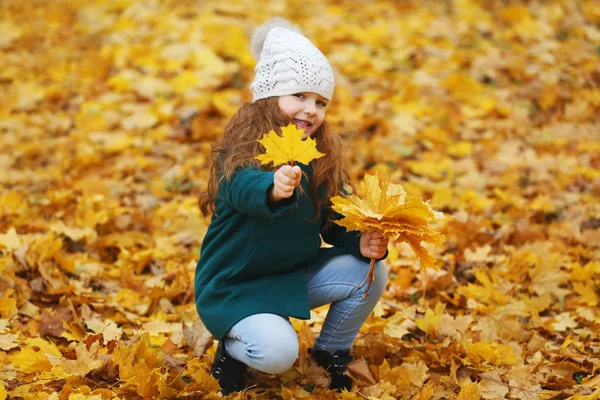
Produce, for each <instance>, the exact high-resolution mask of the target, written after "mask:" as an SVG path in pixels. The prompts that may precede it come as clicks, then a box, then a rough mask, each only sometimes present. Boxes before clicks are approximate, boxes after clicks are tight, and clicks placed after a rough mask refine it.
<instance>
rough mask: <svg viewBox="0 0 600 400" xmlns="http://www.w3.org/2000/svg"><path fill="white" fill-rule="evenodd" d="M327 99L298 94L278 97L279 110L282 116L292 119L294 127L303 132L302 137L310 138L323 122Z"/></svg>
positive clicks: (310, 94)
mask: <svg viewBox="0 0 600 400" xmlns="http://www.w3.org/2000/svg"><path fill="white" fill-rule="evenodd" d="M327 103H328V101H327V99H325V98H324V97H322V96H320V95H318V94H316V93H312V92H300V93H295V94H291V95H286V96H280V97H279V100H278V104H279V108H280V109H281V111H283V113H284V114H286V115H287V116H289V117H290V118H293V119H294V122H295V123H296V127H297V128H298V129H303V130H304V136H305V137H306V136H309V135H310V136H312V135H313V134H314V133H315V132H316V131H317V129H319V128H320V127H321V124H323V121H324V120H325V111H326V108H327Z"/></svg>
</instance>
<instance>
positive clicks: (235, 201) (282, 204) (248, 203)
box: [219, 168, 298, 218]
mask: <svg viewBox="0 0 600 400" xmlns="http://www.w3.org/2000/svg"><path fill="white" fill-rule="evenodd" d="M274 174H275V173H274V172H264V171H260V170H258V169H256V168H244V169H240V170H239V171H238V172H236V173H235V174H234V175H233V176H232V177H231V179H230V180H227V179H223V180H222V181H221V183H220V186H219V197H220V198H222V199H224V200H225V201H226V202H228V203H229V204H230V205H231V206H232V207H233V208H235V209H236V210H238V211H241V212H243V213H246V214H249V215H254V216H258V217H265V218H273V217H277V216H279V215H282V214H284V213H286V212H287V211H288V210H290V209H292V208H293V207H295V205H296V202H297V200H298V194H297V191H298V190H297V189H296V191H294V194H293V196H292V197H290V198H289V199H285V200H281V201H279V202H277V203H275V204H268V202H267V194H268V193H269V189H270V188H271V186H273V175H274Z"/></svg>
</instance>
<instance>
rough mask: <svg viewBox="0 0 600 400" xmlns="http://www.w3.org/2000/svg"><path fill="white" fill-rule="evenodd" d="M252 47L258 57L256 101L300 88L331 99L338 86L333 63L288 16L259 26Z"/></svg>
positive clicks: (297, 91)
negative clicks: (335, 80)
mask: <svg viewBox="0 0 600 400" xmlns="http://www.w3.org/2000/svg"><path fill="white" fill-rule="evenodd" d="M251 47H252V53H253V54H254V57H255V58H256V59H257V61H258V63H257V64H256V68H255V69H254V72H255V76H254V81H253V82H252V84H251V85H250V90H251V91H252V101H253V102H255V101H256V100H260V99H264V98H267V97H271V96H285V95H290V94H294V93H299V92H313V93H317V94H319V95H321V96H323V97H324V98H326V99H327V100H331V96H332V95H333V89H334V86H335V84H334V79H333V70H332V68H331V65H329V62H328V61H327V58H325V56H324V55H323V53H321V51H319V49H317V48H316V47H315V45H314V44H312V42H311V41H310V40H308V39H307V38H306V37H304V36H303V35H302V32H301V31H300V29H299V28H298V27H296V26H295V25H292V24H291V23H290V22H289V21H287V20H286V19H283V18H273V19H271V20H269V21H267V22H266V23H265V24H263V25H261V26H260V27H258V28H256V29H255V31H254V33H253V35H252V40H251Z"/></svg>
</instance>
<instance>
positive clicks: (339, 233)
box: [195, 18, 387, 394]
mask: <svg viewBox="0 0 600 400" xmlns="http://www.w3.org/2000/svg"><path fill="white" fill-rule="evenodd" d="M252 50H253V53H254V56H255V58H257V60H258V63H257V65H256V69H255V72H256V76H255V78H254V81H253V82H252V84H251V86H250V89H251V91H252V94H253V102H252V103H251V104H246V105H243V106H242V107H241V108H240V110H239V111H238V112H237V114H236V115H234V116H233V118H232V119H231V121H230V122H229V123H228V125H227V126H226V128H225V133H224V136H223V139H222V141H221V143H220V144H218V145H216V146H213V151H214V152H215V153H216V157H215V159H214V161H213V165H212V167H211V175H210V179H209V184H208V191H207V192H206V193H203V195H202V197H201V199H200V208H201V210H202V213H203V214H204V215H205V216H207V215H208V214H209V213H210V212H211V211H212V220H211V223H210V226H209V227H208V231H207V233H206V236H205V237H204V240H203V242H202V248H201V253H200V259H199V261H198V265H197V268H196V276H195V299H196V306H197V309H198V313H199V315H200V318H201V319H202V321H203V322H204V324H205V325H206V327H207V328H208V330H209V331H210V332H211V333H212V334H213V336H214V337H215V338H217V339H219V345H218V348H217V351H216V355H215V359H214V361H213V365H212V369H211V373H212V374H213V376H214V377H215V378H217V379H218V381H219V384H220V385H221V389H222V392H223V393H224V394H228V393H230V392H233V391H239V390H242V389H243V388H244V378H243V374H244V371H245V369H246V367H247V366H250V367H252V368H255V369H257V370H260V371H263V372H265V373H269V374H278V373H282V372H284V371H286V370H287V369H288V368H290V367H291V366H292V365H293V363H294V361H295V360H296V358H297V356H298V338H297V336H296V332H295V331H294V328H293V327H292V324H291V323H290V321H289V320H288V317H294V318H302V319H308V318H310V309H311V308H316V307H320V306H322V305H324V304H329V303H331V306H330V309H329V312H328V314H327V318H326V320H325V322H324V324H323V328H322V331H321V332H320V335H319V337H318V339H317V341H316V344H315V346H314V348H313V349H311V356H312V357H313V359H315V360H316V361H317V363H319V364H320V365H321V366H323V367H324V368H325V369H327V370H328V371H329V372H330V374H331V376H332V383H331V388H332V389H338V390H339V389H343V388H345V389H347V390H350V389H351V386H352V381H351V380H350V378H348V377H347V376H345V375H344V371H345V368H346V365H347V364H348V363H349V362H350V361H351V360H352V357H351V355H350V348H351V346H352V343H353V341H354V339H355V337H356V335H357V333H358V331H359V329H360V327H361V325H362V324H363V323H364V321H365V320H366V318H367V317H368V315H369V313H370V312H371V311H372V309H373V307H374V306H375V304H376V303H377V301H378V300H379V297H380V296H381V294H382V293H383V290H384V289H385V285H386V282H387V270H386V268H385V265H384V264H383V263H381V262H378V263H376V267H375V277H376V280H375V282H374V284H373V286H372V287H371V290H370V291H369V293H368V295H367V296H366V297H365V298H363V295H364V294H365V290H366V285H365V286H364V287H360V284H361V282H362V281H363V280H364V278H365V276H366V274H367V272H368V269H369V260H370V258H371V257H372V258H376V259H381V258H383V257H384V256H385V254H386V249H387V240H386V239H384V238H383V237H382V235H381V233H379V232H368V233H364V234H362V235H360V233H359V232H346V231H345V229H344V228H342V227H340V226H338V225H336V224H334V223H333V222H332V218H335V216H333V215H332V212H331V211H330V209H329V207H328V202H329V199H330V198H331V197H332V196H335V195H338V194H340V192H341V191H342V187H343V184H349V182H348V178H347V173H346V171H345V169H344V168H343V166H342V154H341V142H340V139H339V137H338V136H335V135H332V134H331V132H330V130H329V125H328V124H327V122H326V121H325V113H326V110H327V107H328V104H329V101H330V100H331V97H332V95H333V88H334V80H333V71H332V69H331V66H330V65H329V63H328V61H327V59H326V58H325V57H324V56H323V54H322V53H321V52H320V51H319V50H318V49H317V48H316V47H315V46H314V45H313V44H312V43H311V42H310V41H309V40H308V39H307V38H305V37H304V36H302V34H301V33H300V31H299V29H298V28H297V27H295V26H292V25H291V24H290V23H289V22H288V21H286V20H284V19H281V18H277V19H274V20H271V21H269V22H267V23H266V24H264V25H262V26H261V27H259V28H258V29H257V30H256V31H255V32H254V35H253V37H252ZM289 123H294V124H296V126H297V127H298V128H299V129H303V130H304V135H305V137H306V136H308V135H310V136H311V137H313V138H316V141H317V148H318V150H319V151H320V152H322V153H325V154H326V155H325V156H324V157H321V158H319V159H317V160H314V161H312V162H311V163H310V165H309V166H294V167H292V166H289V165H284V166H282V167H280V168H275V169H268V168H265V167H264V166H260V165H259V163H258V161H256V160H255V159H254V157H255V156H257V155H258V154H260V153H261V152H262V146H261V145H260V144H259V143H258V142H257V140H258V139H260V138H261V137H262V135H263V134H264V133H267V132H269V131H270V130H275V131H277V132H281V130H280V127H282V126H286V125H288V124H289ZM321 237H322V238H323V240H324V241H325V242H327V243H329V244H331V245H333V247H330V248H321Z"/></svg>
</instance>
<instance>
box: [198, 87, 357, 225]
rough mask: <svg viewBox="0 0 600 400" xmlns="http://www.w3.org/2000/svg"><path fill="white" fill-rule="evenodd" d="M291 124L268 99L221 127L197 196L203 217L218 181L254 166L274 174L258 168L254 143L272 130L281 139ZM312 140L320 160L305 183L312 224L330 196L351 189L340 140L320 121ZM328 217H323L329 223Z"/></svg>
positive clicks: (258, 150) (275, 102) (274, 99)
mask: <svg viewBox="0 0 600 400" xmlns="http://www.w3.org/2000/svg"><path fill="white" fill-rule="evenodd" d="M290 123H293V119H292V118H291V117H289V116H287V115H285V114H284V113H283V112H282V111H281V109H280V108H279V104H278V97H269V98H266V99H262V100H258V101H256V102H254V103H249V104H244V105H243V106H241V107H240V109H239V110H238V111H237V113H236V114H235V115H234V116H233V117H232V118H231V120H230V121H229V123H228V124H227V125H226V126H225V132H224V134H223V138H222V140H221V141H220V142H219V143H217V144H213V145H212V164H211V167H210V176H209V180H208V188H207V190H206V192H203V193H202V194H201V195H200V200H199V206H200V210H201V211H202V214H203V215H204V216H205V217H207V216H208V215H209V214H210V213H211V212H214V209H215V200H216V198H217V193H218V191H219V184H220V182H221V180H222V179H228V180H229V179H231V177H232V175H233V174H234V173H235V172H236V170H237V169H239V168H244V167H248V166H254V167H257V168H260V169H261V170H263V171H269V170H275V169H276V168H273V167H269V166H261V165H260V163H259V161H258V160H256V159H255V158H254V157H255V156H257V155H259V154H261V153H262V152H263V151H264V148H263V146H262V145H261V144H260V143H259V142H258V139H260V138H261V137H262V135H263V134H264V133H267V132H269V131H271V130H274V131H275V132H277V133H278V134H280V135H281V127H283V126H286V125H288V124H290ZM313 137H314V138H315V139H316V141H317V149H318V150H319V151H320V152H321V153H325V156H324V157H321V158H318V159H316V160H313V161H312V162H311V163H312V166H313V171H314V174H313V177H312V179H311V180H310V182H309V188H310V194H311V197H312V198H313V202H314V204H315V207H316V217H315V220H316V219H318V218H319V217H320V210H321V207H322V206H323V205H325V204H327V203H328V202H329V199H330V198H331V197H333V196H337V195H339V194H340V193H341V190H342V187H343V186H345V185H349V186H352V185H351V183H350V180H349V176H348V171H347V170H346V168H345V167H344V163H343V148H342V139H341V138H340V137H339V136H338V135H334V134H332V132H331V129H330V126H329V123H328V122H327V121H324V122H323V124H321V126H320V127H319V129H318V130H317V131H316V132H315V133H314V135H313ZM322 185H324V187H325V188H326V192H325V193H326V195H325V197H319V195H318V189H319V187H321V186H322ZM329 217H330V216H329V215H327V216H326V218H327V219H329Z"/></svg>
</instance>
